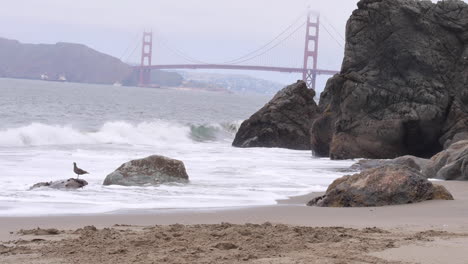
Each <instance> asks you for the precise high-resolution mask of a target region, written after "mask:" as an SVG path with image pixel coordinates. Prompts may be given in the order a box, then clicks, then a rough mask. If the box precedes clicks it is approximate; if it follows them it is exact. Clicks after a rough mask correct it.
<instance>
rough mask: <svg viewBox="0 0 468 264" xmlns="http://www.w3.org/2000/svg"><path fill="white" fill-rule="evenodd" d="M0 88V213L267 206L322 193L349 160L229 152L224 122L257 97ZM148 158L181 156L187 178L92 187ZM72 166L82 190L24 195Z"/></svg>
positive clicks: (10, 83) (18, 83) (247, 110)
mask: <svg viewBox="0 0 468 264" xmlns="http://www.w3.org/2000/svg"><path fill="white" fill-rule="evenodd" d="M0 89H1V92H2V95H1V96H0V121H1V122H0V180H1V186H0V216H18V215H53V214H55V215H57V214H90V213H105V212H106V213H107V212H113V211H116V210H134V209H138V210H139V209H168V208H188V209H193V208H213V207H216V208H226V207H232V206H254V205H271V204H275V200H276V199H281V198H287V197H288V196H294V195H301V194H306V193H308V192H311V191H323V190H325V188H326V187H327V185H328V184H330V182H332V181H333V180H334V179H336V178H337V177H340V176H342V175H343V174H344V173H343V172H340V171H341V169H343V168H346V167H348V166H349V165H351V164H352V162H351V161H331V160H329V159H318V158H314V157H312V155H311V153H310V151H294V150H286V149H263V148H254V149H239V148H233V147H231V142H232V140H233V137H234V134H235V132H236V131H237V129H238V127H239V126H240V122H231V121H233V120H244V119H245V118H247V117H248V116H249V115H251V114H252V113H254V112H255V111H256V110H257V109H259V108H260V107H262V105H264V103H265V102H266V101H267V100H268V99H269V98H266V97H262V98H260V97H258V98H256V97H252V96H240V95H239V96H238V95H226V94H221V93H198V92H187V91H170V90H164V89H143V88H129V87H106V86H98V87H97V86H88V85H82V84H74V83H53V85H52V83H48V82H35V81H22V80H4V79H0ZM68 120H73V122H75V123H73V125H72V124H68V125H67V123H66V122H69V121H68ZM116 120H122V121H116ZM223 120H226V121H228V122H223ZM57 124H60V125H57ZM76 124H78V125H76ZM154 154H159V155H164V156H168V157H171V158H175V159H179V160H182V161H183V162H184V164H185V167H186V169H187V173H188V175H189V177H190V182H189V183H188V184H184V185H173V184H169V185H161V186H157V187H122V186H102V182H103V180H104V178H105V177H106V175H107V174H109V173H111V172H112V171H114V170H115V169H116V168H118V167H119V166H120V165H121V164H122V163H124V162H127V161H129V160H133V159H137V158H143V157H146V156H149V155H154ZM73 162H77V163H78V166H80V167H81V168H83V169H85V170H87V171H89V172H90V173H91V174H87V175H85V177H84V178H85V179H86V180H87V181H88V182H89V185H88V186H86V187H85V188H84V189H81V190H76V191H58V190H51V189H49V188H43V189H37V190H29V187H30V186H32V185H33V184H34V183H37V182H43V181H53V180H59V179H67V178H70V177H75V175H74V173H73V170H72V168H73V167H72V166H73Z"/></svg>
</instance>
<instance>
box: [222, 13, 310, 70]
mask: <svg viewBox="0 0 468 264" xmlns="http://www.w3.org/2000/svg"><path fill="white" fill-rule="evenodd" d="M303 18H304V12H302V13H301V14H300V15H299V16H298V17H297V18H296V19H295V20H294V21H293V23H291V24H290V25H289V26H288V27H286V28H285V29H284V30H283V31H281V32H280V33H279V34H278V35H276V36H275V37H274V38H273V39H272V40H270V41H268V42H267V43H265V44H264V45H262V46H260V47H259V48H257V49H255V50H253V51H251V52H249V53H247V54H245V55H243V56H241V57H238V58H236V59H232V60H229V61H226V62H224V63H223V64H236V62H237V61H240V60H243V59H245V58H247V57H249V56H251V55H253V54H255V53H257V52H260V51H262V50H263V49H265V48H267V47H268V46H269V45H270V44H272V43H273V42H275V41H276V40H278V39H279V38H280V37H281V36H283V35H284V34H285V33H286V32H288V31H289V30H290V29H291V28H292V27H293V26H294V25H296V24H297V22H299V21H300V20H301V19H303Z"/></svg>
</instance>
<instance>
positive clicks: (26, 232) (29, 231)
mask: <svg viewBox="0 0 468 264" xmlns="http://www.w3.org/2000/svg"><path fill="white" fill-rule="evenodd" d="M17 233H18V234H20V235H23V236H24V235H35V236H48V235H58V234H60V233H61V232H60V230H58V229H55V228H48V229H42V228H39V227H38V228H35V229H21V230H19V231H18V232H17Z"/></svg>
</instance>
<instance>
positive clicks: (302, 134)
mask: <svg viewBox="0 0 468 264" xmlns="http://www.w3.org/2000/svg"><path fill="white" fill-rule="evenodd" d="M314 96H315V92H314V91H313V90H309V89H307V85H306V84H305V82H303V81H298V82H297V83H295V84H293V85H290V86H287V87H285V88H284V89H282V90H281V91H279V92H278V93H277V94H276V95H275V96H274V97H273V99H272V100H271V101H270V102H269V103H268V104H266V105H265V106H264V107H263V108H262V109H260V110H259V111H258V112H256V113H255V114H254V115H252V116H251V117H250V118H249V119H248V120H246V121H244V122H243V123H242V125H241V127H240V128H239V131H238V132H237V134H236V137H235V139H234V142H233V143H232V145H233V146H235V147H241V148H250V147H268V148H288V149H298V150H308V149H310V132H309V130H310V126H311V125H312V123H311V122H312V120H313V119H314V118H315V117H316V115H317V111H318V108H317V105H316V103H315V101H314Z"/></svg>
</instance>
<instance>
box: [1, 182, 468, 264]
mask: <svg viewBox="0 0 468 264" xmlns="http://www.w3.org/2000/svg"><path fill="white" fill-rule="evenodd" d="M441 184H443V185H444V186H446V187H447V189H448V190H450V192H451V193H452V194H453V196H454V198H455V200H454V201H427V202H423V203H418V204H408V205H400V206H388V207H377V208H317V207H307V206H304V204H305V203H306V202H307V201H308V200H310V199H311V198H312V197H314V196H316V195H318V194H310V195H306V196H301V197H293V198H291V199H289V200H284V201H278V205H273V206H261V207H249V208H231V209H206V210H152V211H127V212H117V213H114V214H100V215H86V216H50V217H11V218H8V217H6V218H0V241H18V240H26V241H31V240H33V239H35V240H36V242H34V241H33V242H28V243H26V244H25V245H22V246H23V247H24V249H22V250H21V249H20V250H17V251H11V252H7V253H1V252H2V246H0V263H79V261H78V260H79V258H80V257H81V258H84V257H85V256H91V255H93V254H97V255H96V256H98V255H99V254H100V253H99V252H100V251H103V250H104V251H105V250H107V249H108V248H116V247H117V245H119V243H120V244H122V245H124V244H125V245H126V247H127V248H125V250H124V251H122V252H123V253H121V254H120V253H119V254H120V255H119V256H120V258H121V259H125V260H126V261H128V262H132V261H135V260H136V258H137V257H136V256H137V255H138V254H137V253H138V252H139V250H140V249H139V248H138V247H135V246H134V245H133V244H132V243H133V242H135V241H140V240H142V239H143V240H144V239H147V237H148V236H149V237H152V236H153V235H155V234H157V233H161V232H162V233H167V235H168V236H169V235H173V234H172V233H177V234H176V237H181V238H180V239H181V240H180V241H178V240H177V239H175V240H174V239H172V238H173V237H171V239H170V240H167V241H166V240H161V241H159V240H154V241H153V243H155V244H157V245H158V247H157V248H155V249H152V250H155V252H156V251H157V252H159V254H158V256H163V255H164V256H165V257H166V258H167V259H165V258H163V259H159V258H158V261H159V262H158V261H156V262H154V263H160V262H162V263H164V262H166V263H237V262H243V263H400V262H401V261H403V262H406V263H468V251H466V250H465V249H466V248H468V237H467V236H466V234H468V182H441ZM265 222H268V223H271V225H270V224H267V227H266V228H265V227H264V225H246V224H247V223H252V224H263V223H265ZM221 223H231V224H238V225H239V226H237V225H236V226H232V225H229V226H228V227H225V226H224V227H223V225H220V224H221ZM115 224H119V225H120V226H114V225H115ZM173 224H183V225H188V226H177V228H176V229H175V230H172V229H171V227H170V226H168V225H173ZM199 224H202V225H203V226H193V225H199ZM122 225H123V226H122ZM155 225H163V226H157V227H151V228H145V227H150V226H155ZM84 226H95V227H97V228H98V229H102V228H106V227H112V229H106V230H107V231H106V230H96V231H93V232H92V233H90V234H88V235H89V236H91V237H94V240H91V241H87V242H86V243H91V244H93V243H97V242H98V241H99V240H102V241H101V242H99V243H101V244H103V245H107V246H106V247H107V248H101V249H98V248H96V249H95V251H92V250H91V249H89V250H91V251H89V250H88V251H86V250H85V251H83V252H86V254H84V255H80V254H81V253H82V251H81V250H78V251H77V252H78V253H73V254H77V255H76V256H74V258H68V257H67V258H65V257H64V255H60V254H59V255H57V254H58V253H57V252H58V251H60V250H62V251H63V250H64V245H68V246H69V247H78V246H79V245H81V243H83V242H84V241H81V240H80V237H81V235H80V234H81V233H80V232H82V231H78V232H75V234H73V232H72V231H70V230H76V229H78V228H82V227H84ZM36 227H41V228H56V229H59V230H69V231H63V232H61V233H60V234H59V235H47V236H43V235H42V236H35V235H33V236H31V235H21V234H17V233H16V232H17V231H18V230H20V229H33V228H36ZM311 227H313V228H312V229H310V228H311ZM338 227H339V228H338ZM374 227H376V228H377V229H378V230H380V231H379V232H369V230H370V228H374ZM122 228H123V230H119V229H122ZM295 228H296V229H297V230H302V231H301V232H302V233H303V234H302V233H301V235H299V236H298V237H297V239H298V240H297V241H302V242H301V243H299V244H301V245H302V244H304V245H306V247H304V246H302V247H300V246H299V244H297V241H296V240H295V239H293V238H294V235H293V234H294V232H295V231H294V229H295ZM308 228H309V229H308ZM342 228H345V229H342ZM241 229H242V230H243V229H247V230H250V231H249V232H250V234H255V235H246V236H245V237H244V236H237V235H236V234H238V233H239V230H241ZM171 230H172V231H171ZM220 230H221V232H224V233H225V235H224V236H222V237H221V238H222V239H221V238H220V237H217V236H216V235H214V236H213V235H212V234H213V233H216V232H218V231H220ZM223 230H224V231H223ZM340 230H341V231H340ZM343 230H344V231H343ZM366 230H367V231H366ZM10 232H13V233H10ZM106 232H108V233H109V232H110V233H112V232H114V233H115V232H116V233H118V234H119V238H116V240H115V241H114V242H115V244H113V243H107V242H109V241H110V240H109V239H108V238H106V236H111V237H112V235H110V234H108V233H106ZM171 232H172V233H171ZM314 232H315V233H314ZM340 232H341V233H340ZM420 232H422V233H420ZM247 233H248V232H247ZM308 233H311V234H316V235H317V238H313V237H310V236H309V235H308ZM271 234H278V236H279V240H278V241H276V242H275V243H277V244H276V246H274V245H272V247H273V248H275V250H269V249H265V248H263V247H262V245H263V244H265V243H268V240H262V239H260V238H257V237H256V236H257V235H258V236H259V237H268V236H271ZM324 234H327V235H324ZM418 234H419V235H418ZM199 237H200V239H201V240H200V241H199V242H197V243H198V244H199V245H200V250H202V251H203V252H205V253H206V252H212V251H216V252H217V253H216V254H214V253H213V254H214V255H211V254H202V253H200V252H199V253H200V254H198V256H199V257H198V258H189V257H188V256H186V257H185V258H182V259H187V262H180V261H182V260H181V259H178V258H171V256H172V255H177V256H180V254H181V253H180V252H179V253H177V252H178V251H177V250H176V251H174V252H175V253H174V254H172V255H171V254H169V253H168V252H170V251H171V250H174V249H177V248H179V249H180V248H183V247H186V248H191V243H188V244H184V243H185V242H184V241H188V242H190V241H195V240H196V239H198V238H199ZM202 237H203V239H202ZM281 237H284V243H286V244H287V245H286V244H285V245H282V243H281V242H280V241H281V239H280V238H281ZM330 237H331V238H330ZM412 237H416V238H412ZM58 238H60V239H59V240H61V239H62V240H61V242H48V241H49V240H50V239H53V240H57V239H58ZM321 238H323V239H321ZM334 238H335V239H334ZM344 238H346V239H344ZM348 238H349V239H348ZM41 239H45V241H42V240H41ZM82 239H83V238H82ZM249 239H250V240H249ZM258 239H260V240H258ZM314 239H318V240H316V241H315V240H314ZM386 239H390V240H388V241H387V240H386ZM111 240H112V239H111ZM257 240H258V241H257ZM309 240H310V241H312V242H307V241H309ZM313 240H314V241H315V242H314V241H313ZM103 241H104V242H103ZM106 241H107V242H106ZM129 241H130V242H129ZM131 241H133V242H131ZM174 241H176V242H177V241H178V242H177V243H175V242H174ZM249 241H250V242H251V241H256V242H255V243H253V244H249V245H250V246H249V248H248V249H245V248H244V249H239V247H241V248H242V246H241V245H244V244H246V243H247V244H248V243H250V242H249ZM304 241H306V242H304ZM371 242H372V243H371ZM384 242H385V243H384ZM390 242H391V243H390ZM106 243H107V244H106ZM128 243H130V244H128ZM217 243H233V244H234V246H235V247H237V248H236V249H234V248H233V249H228V250H227V251H226V250H225V249H218V248H216V245H217ZM369 243H370V244H369ZM389 243H390V244H389ZM20 244H21V243H20ZM136 244H138V243H136ZM150 244H151V243H150ZM0 245H1V243H0ZM4 245H6V246H3V247H4V248H3V250H4V251H8V250H12V249H13V248H14V247H18V244H12V243H10V244H8V243H4ZM12 245H14V247H12ZM355 245H359V246H358V247H355ZM220 247H223V246H220ZM227 247H232V245H231V246H227ZM46 249H47V250H49V251H47V252H49V253H48V254H45V255H43V256H40V257H38V256H37V254H39V252H43V251H44V250H46ZM191 249H192V250H195V251H197V250H198V249H195V248H191ZM347 249H349V251H346V250H347ZM99 250H100V251H99ZM119 250H120V249H119ZM160 250H162V251H160ZM217 250H221V251H219V252H218V251H217ZM342 251H343V252H347V253H343V254H342V253H340V252H342ZM54 252H55V253H54ZM106 252H107V251H106ZM223 252H224V253H223ZM317 252H322V253H323V252H327V254H322V253H320V254H319V253H317ZM330 252H331V253H330ZM415 252H417V253H415ZM447 252H450V254H446V253H447ZM140 253H141V254H143V253H144V252H143V253H142V252H140ZM231 253H232V254H231ZM35 254H36V255H35ZM106 254H107V253H106ZM135 254H136V255H135ZM184 254H185V253H184ZM184 254H182V255H184ZM194 254H195V253H194ZM236 254H237V255H236ZM249 254H250V255H252V258H249ZM274 254H276V255H274ZM278 254H279V255H281V256H279V255H278ZM195 255H197V254H195ZM273 255H274V256H273ZM283 255H284V256H283ZM351 255H353V256H357V257H356V258H349V256H351ZM67 256H68V255H67ZM241 256H243V257H241ZM333 256H335V257H333ZM347 256H348V257H347ZM75 257H76V258H75ZM224 257H226V259H223V258H224ZM243 258H247V260H243ZM73 259H74V260H73ZM108 259H109V260H111V259H113V258H111V257H109V258H108ZM313 259H318V260H320V261H319V262H313V261H312V260H313ZM72 260H73V261H72ZM152 260H156V258H155V257H154V256H153V258H152V257H151V256H149V255H148V256H147V257H144V258H142V259H141V261H138V260H137V262H136V263H152V262H151V261H152ZM175 260H177V261H175ZM188 260H190V261H188ZM384 260H385V261H388V262H383V261H384ZM54 261H56V262H54ZM77 261H78V262H77ZM106 261H107V260H105V259H100V262H98V261H97V258H96V262H92V258H91V259H88V260H87V261H86V263H111V262H106ZM184 261H185V260H184ZM121 263H126V262H121Z"/></svg>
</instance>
